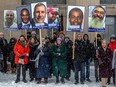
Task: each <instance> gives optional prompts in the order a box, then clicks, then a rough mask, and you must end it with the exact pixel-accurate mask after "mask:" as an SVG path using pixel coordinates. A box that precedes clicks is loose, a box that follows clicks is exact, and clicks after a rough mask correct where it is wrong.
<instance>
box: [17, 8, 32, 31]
mask: <svg viewBox="0 0 116 87" xmlns="http://www.w3.org/2000/svg"><path fill="white" fill-rule="evenodd" d="M16 11H17V24H18V29H30V28H32V24H31V23H32V22H31V17H30V6H19V7H17V8H16Z"/></svg>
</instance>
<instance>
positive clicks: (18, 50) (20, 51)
mask: <svg viewBox="0 0 116 87" xmlns="http://www.w3.org/2000/svg"><path fill="white" fill-rule="evenodd" d="M14 53H15V64H20V63H19V56H20V55H24V64H28V57H27V56H26V54H29V53H30V48H29V44H26V47H23V46H21V45H20V44H19V43H18V42H17V43H16V44H15V46H14Z"/></svg>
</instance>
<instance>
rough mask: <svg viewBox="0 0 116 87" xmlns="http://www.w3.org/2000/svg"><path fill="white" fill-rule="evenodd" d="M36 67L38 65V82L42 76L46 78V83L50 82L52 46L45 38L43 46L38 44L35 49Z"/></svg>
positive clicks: (38, 82)
mask: <svg viewBox="0 0 116 87" xmlns="http://www.w3.org/2000/svg"><path fill="white" fill-rule="evenodd" d="M35 55H36V58H35V67H36V78H37V84H40V83H41V80H42V78H44V83H45V84H47V83H48V78H49V77H50V64H49V55H50V48H49V47H48V45H47V43H46V41H45V39H44V38H43V39H42V47H40V45H39V46H38V48H37V50H36V51H35Z"/></svg>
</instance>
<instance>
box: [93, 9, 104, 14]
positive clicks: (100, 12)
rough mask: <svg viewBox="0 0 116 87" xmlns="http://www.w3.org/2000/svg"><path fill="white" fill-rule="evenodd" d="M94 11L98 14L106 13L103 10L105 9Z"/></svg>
mask: <svg viewBox="0 0 116 87" xmlns="http://www.w3.org/2000/svg"><path fill="white" fill-rule="evenodd" d="M94 12H95V13H96V14H98V13H99V14H102V15H103V14H104V12H103V11H98V10H95V11H94Z"/></svg>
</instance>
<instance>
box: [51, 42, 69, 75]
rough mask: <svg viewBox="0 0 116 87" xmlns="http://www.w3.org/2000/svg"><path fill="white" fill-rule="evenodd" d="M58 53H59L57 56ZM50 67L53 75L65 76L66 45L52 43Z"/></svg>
mask: <svg viewBox="0 0 116 87" xmlns="http://www.w3.org/2000/svg"><path fill="white" fill-rule="evenodd" d="M58 53H60V54H61V55H60V56H58ZM51 54H52V69H53V75H54V76H59V75H60V76H61V77H66V74H67V60H66V54H67V49H66V46H64V45H63V44H62V45H60V46H59V47H58V46H57V45H54V46H53V47H52V51H51Z"/></svg>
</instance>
